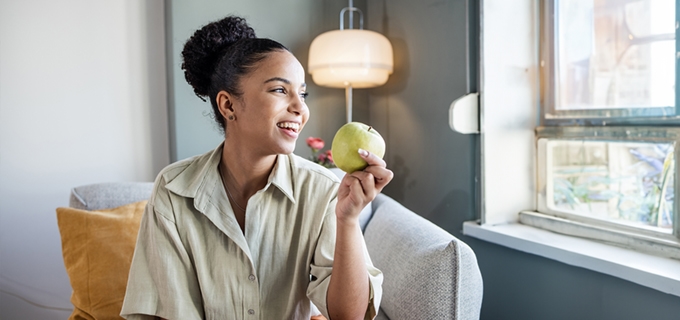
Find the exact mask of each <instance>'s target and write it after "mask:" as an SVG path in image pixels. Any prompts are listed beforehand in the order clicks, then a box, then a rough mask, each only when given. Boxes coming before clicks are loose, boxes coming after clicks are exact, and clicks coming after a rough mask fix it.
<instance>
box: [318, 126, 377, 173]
mask: <svg viewBox="0 0 680 320" xmlns="http://www.w3.org/2000/svg"><path fill="white" fill-rule="evenodd" d="M359 149H364V150H366V151H368V152H370V153H373V154H375V155H377V156H378V157H380V158H382V157H383V156H384V155H385V140H383V138H382V136H380V134H379V133H378V131H376V130H375V129H373V127H371V126H369V125H366V124H363V123H361V122H350V123H347V124H345V125H344V126H342V127H340V129H339V130H338V132H336V133H335V137H334V138H333V145H332V146H331V154H332V156H333V162H335V165H336V166H337V167H338V168H340V170H342V171H345V172H347V173H352V172H354V171H359V170H364V169H365V168H366V167H367V166H368V163H366V161H365V160H364V159H363V158H361V156H360V155H359Z"/></svg>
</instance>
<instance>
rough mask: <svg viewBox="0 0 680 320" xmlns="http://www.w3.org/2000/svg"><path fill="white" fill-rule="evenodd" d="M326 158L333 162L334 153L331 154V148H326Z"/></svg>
mask: <svg viewBox="0 0 680 320" xmlns="http://www.w3.org/2000/svg"><path fill="white" fill-rule="evenodd" d="M326 159H328V161H330V162H331V163H333V155H332V154H331V151H330V150H326Z"/></svg>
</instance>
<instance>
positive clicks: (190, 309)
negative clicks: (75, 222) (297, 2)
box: [121, 191, 203, 319]
mask: <svg viewBox="0 0 680 320" xmlns="http://www.w3.org/2000/svg"><path fill="white" fill-rule="evenodd" d="M166 192H167V191H166ZM157 200H158V199H157ZM121 316H122V317H124V318H126V319H153V317H154V316H158V317H162V318H166V319H203V307H202V302H201V292H200V288H199V285H198V280H197V279H196V274H195V271H194V269H193V267H192V264H191V260H190V258H189V255H188V254H187V251H186V250H185V248H184V246H183V245H182V242H181V240H180V237H179V233H178V231H177V227H176V225H175V223H174V221H173V220H172V219H170V218H168V217H167V216H165V215H163V214H161V213H159V212H158V211H157V209H156V207H155V206H154V205H152V204H151V202H150V204H149V205H147V207H146V210H145V212H144V216H143V217H142V222H141V225H140V230H139V236H138V238H137V245H136V247H135V253H134V256H133V258H132V264H131V267H130V274H129V278H128V285H127V291H126V294H125V300H124V302H123V308H122V310H121Z"/></svg>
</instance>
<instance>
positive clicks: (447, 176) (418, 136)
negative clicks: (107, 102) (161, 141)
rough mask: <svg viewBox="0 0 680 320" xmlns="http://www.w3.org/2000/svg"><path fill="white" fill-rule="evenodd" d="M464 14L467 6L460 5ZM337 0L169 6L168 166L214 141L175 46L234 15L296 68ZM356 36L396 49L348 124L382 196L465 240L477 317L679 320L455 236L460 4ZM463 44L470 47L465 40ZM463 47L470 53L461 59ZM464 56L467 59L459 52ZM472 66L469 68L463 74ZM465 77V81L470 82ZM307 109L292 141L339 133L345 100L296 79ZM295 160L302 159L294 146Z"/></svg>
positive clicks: (380, 18) (398, 18)
mask: <svg viewBox="0 0 680 320" xmlns="http://www.w3.org/2000/svg"><path fill="white" fill-rule="evenodd" d="M470 1H471V7H472V8H474V7H475V6H476V5H477V1H476V0H470ZM346 4H347V2H346V1H342V0H337V1H330V0H282V1H270V0H251V1H235V0H231V1H218V0H211V1H207V0H202V1H192V2H189V1H170V2H169V6H168V8H167V9H168V11H167V13H166V16H167V17H168V19H167V21H168V24H169V25H168V29H167V30H168V40H169V41H168V45H169V54H170V56H169V57H168V61H169V63H170V69H169V71H170V72H169V74H170V76H171V79H170V86H169V88H170V96H171V99H170V100H171V104H172V107H171V115H172V119H171V126H172V128H171V140H172V141H173V142H172V144H171V148H173V159H181V158H185V157H187V156H191V155H195V154H199V153H202V152H205V151H207V150H210V149H211V148H213V147H214V146H215V145H216V144H217V143H219V141H220V140H221V137H220V136H219V134H218V130H217V129H216V127H215V126H214V125H213V124H212V120H211V119H210V118H209V117H206V116H204V114H203V113H205V112H209V110H210V107H209V105H208V104H207V103H204V102H202V101H201V100H199V99H198V98H196V97H195V96H194V95H193V93H192V91H191V89H190V87H189V86H188V85H187V84H186V82H185V81H184V78H183V77H184V76H183V74H182V73H181V70H180V69H179V64H180V61H179V59H177V57H179V52H180V51H181V46H182V45H183V43H184V42H185V41H186V39H188V37H189V36H190V35H191V33H192V32H193V31H194V30H196V29H197V28H198V27H200V26H201V25H203V24H205V23H207V22H209V21H212V20H216V19H218V18H221V17H223V16H224V15H227V14H229V13H237V14H241V15H243V16H245V17H246V18H248V21H249V22H250V23H251V25H252V26H253V27H254V28H255V30H256V31H257V32H258V34H259V35H260V36H266V37H271V38H274V39H276V40H278V41H280V42H282V43H283V44H284V45H286V46H288V47H289V48H290V49H291V50H292V51H293V53H294V54H295V55H296V56H297V57H298V59H300V61H301V62H302V64H303V66H306V65H307V62H306V61H307V50H308V48H309V44H310V43H311V41H312V39H313V38H314V37H315V36H316V35H318V34H320V33H322V32H324V31H328V30H332V29H337V28H338V18H337V17H338V13H339V12H340V9H341V8H342V7H344V6H346ZM355 5H356V6H358V7H360V8H362V9H363V10H364V13H365V14H366V29H370V30H374V31H378V32H381V33H383V34H385V35H386V36H387V37H388V38H389V39H390V41H391V42H392V45H393V47H394V50H395V73H394V74H393V75H392V76H391V77H390V79H389V81H388V83H387V84H386V85H385V86H383V87H380V88H375V89H364V90H355V92H354V118H355V119H356V120H357V121H362V122H367V123H370V124H372V125H373V126H374V127H376V128H377V129H378V131H380V132H381V134H383V136H385V138H386V140H387V154H386V156H385V159H386V160H387V163H388V166H389V167H390V168H391V169H392V170H393V171H394V172H395V179H394V181H393V182H392V183H391V184H390V185H389V186H388V187H387V188H386V189H385V191H384V192H385V193H386V194H387V195H389V196H391V197H393V198H394V199H396V200H397V201H399V202H401V203H402V204H404V205H405V206H406V207H408V208H410V209H412V210H413V211H415V212H417V213H419V214H421V215H423V216H424V217H426V218H427V219H429V220H431V221H433V222H435V223H437V224H438V225H440V226H441V227H443V228H444V229H446V230H448V231H449V232H451V233H452V234H454V235H455V236H457V237H459V238H461V239H463V240H464V241H466V242H467V243H468V244H470V246H471V247H472V248H473V250H475V252H476V254H477V258H478V260H479V265H480V268H481V270H482V276H483V278H484V302H483V305H482V319H485V320H487V319H488V320H498V319H522V320H526V319H565V320H566V319H570V320H571V319H583V320H587V319H593V320H609V319H611V320H627V319H629V320H633V319H680V298H679V297H676V296H671V295H668V294H664V293H661V292H658V291H655V290H651V289H648V288H646V287H642V286H639V285H636V284H633V283H631V282H628V281H625V280H621V279H618V278H614V277H610V276H607V275H604V274H601V273H597V272H592V271H589V270H586V269H582V268H577V267H572V266H569V265H565V264H563V263H559V262H556V261H553V260H549V259H545V258H542V257H538V256H535V255H531V254H526V253H523V252H519V251H516V250H512V249H508V248H506V247H502V246H498V245H494V244H490V243H486V242H483V241H479V240H477V239H473V238H469V237H466V236H463V235H462V233H461V228H462V223H463V221H467V220H473V219H475V212H477V211H478V210H477V209H476V203H477V200H476V194H477V193H476V191H475V190H476V189H477V184H476V181H477V178H478V176H477V172H479V170H478V165H477V163H478V160H477V156H476V155H477V153H478V152H479V151H478V150H479V140H478V137H477V136H474V135H461V134H458V133H455V132H453V131H451V129H450V128H449V126H448V107H449V104H450V103H451V102H452V101H453V100H454V99H456V98H458V97H459V96H461V95H463V94H465V93H467V92H468V91H475V90H476V85H475V82H476V77H475V74H474V72H473V73H472V74H468V66H469V65H470V64H468V61H469V60H472V62H473V63H474V62H475V57H474V56H475V54H476V52H475V50H474V49H475V48H476V47H475V46H476V45H475V44H474V43H473V45H472V47H471V48H468V47H467V46H466V36H467V32H468V29H467V28H468V27H469V26H470V25H473V26H474V24H475V21H470V20H468V19H469V18H470V17H474V14H472V15H470V14H468V10H470V9H469V7H468V6H467V4H466V1H465V0H439V1H436V0H421V1H412V0H389V1H388V0H363V1H355ZM473 41H474V38H473ZM469 49H471V50H472V51H468V50H469ZM470 52H471V53H472V55H473V56H472V58H469V57H468V53H470ZM475 68H476V66H473V67H472V71H474V69H475ZM470 79H471V81H470ZM307 82H308V84H309V85H310V87H309V91H310V93H311V95H310V97H309V99H308V100H307V101H308V105H309V107H310V111H311V118H310V122H309V123H308V125H307V127H306V128H305V131H304V132H303V137H302V138H304V137H308V136H317V137H321V138H323V139H324V140H326V141H327V142H330V141H331V139H332V137H333V134H334V133H335V131H336V130H337V128H339V127H340V126H341V125H342V124H343V123H344V92H343V91H342V90H340V89H329V88H321V87H318V86H316V85H314V84H313V82H312V81H311V77H308V79H307ZM296 153H298V154H300V155H303V156H307V155H309V152H308V150H307V148H306V146H305V145H304V142H302V140H300V142H299V143H298V147H297V148H296Z"/></svg>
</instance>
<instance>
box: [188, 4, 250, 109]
mask: <svg viewBox="0 0 680 320" xmlns="http://www.w3.org/2000/svg"><path fill="white" fill-rule="evenodd" d="M246 38H255V30H253V28H251V27H250V26H249V25H248V23H246V20H245V19H243V18H241V17H236V16H228V17H226V18H224V19H222V20H219V21H215V22H212V23H209V24H207V25H205V26H204V27H203V28H201V29H199V30H197V31H196V32H194V34H193V35H192V36H191V38H189V40H187V42H186V43H185V44H184V49H183V50H182V70H184V77H185V78H186V80H187V82H188V83H189V84H190V85H191V86H192V87H193V88H194V92H195V93H196V95H197V96H199V97H203V96H208V91H209V89H210V78H211V76H212V74H213V72H214V70H215V66H216V65H217V63H218V62H219V59H220V57H221V55H222V53H223V52H224V51H226V49H227V48H228V47H229V46H231V45H232V44H234V43H235V42H236V41H238V40H241V39H246ZM201 99H202V98H201Z"/></svg>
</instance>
